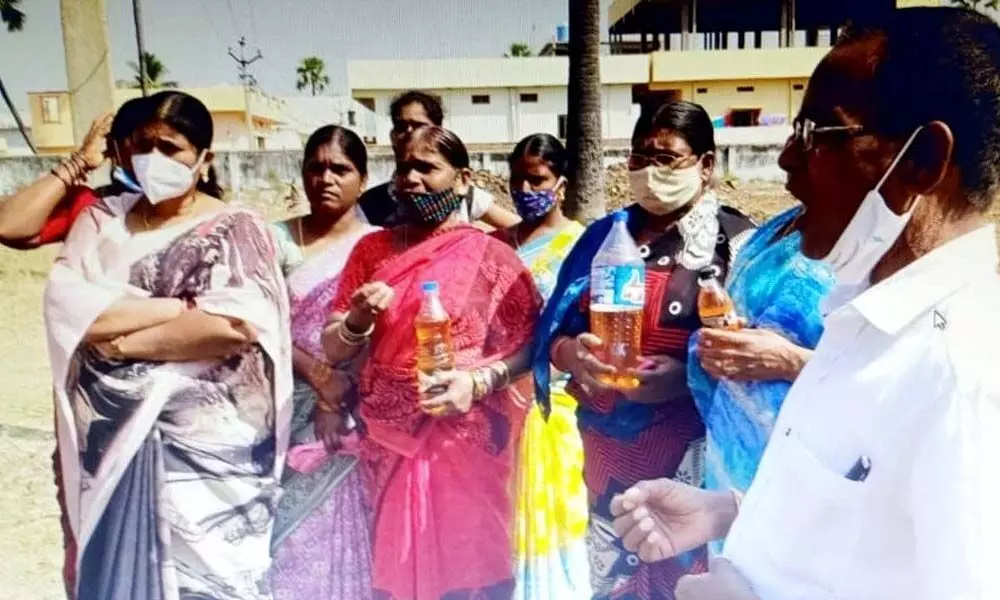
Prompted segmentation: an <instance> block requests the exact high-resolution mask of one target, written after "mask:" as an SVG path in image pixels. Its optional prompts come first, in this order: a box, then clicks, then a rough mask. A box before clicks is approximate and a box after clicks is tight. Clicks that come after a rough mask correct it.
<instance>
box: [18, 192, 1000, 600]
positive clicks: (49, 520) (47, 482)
mask: <svg viewBox="0 0 1000 600" xmlns="http://www.w3.org/2000/svg"><path fill="white" fill-rule="evenodd" d="M483 183H484V185H485V186H486V187H496V188H502V187H503V186H502V185H501V182H498V181H492V182H485V181H484V182H483ZM487 183H489V185H486V184H487ZM620 184H621V176H620V174H617V175H616V174H614V173H612V174H611V177H609V188H617V189H609V195H612V196H613V198H611V201H610V202H609V204H611V205H612V207H614V206H618V205H620V204H621V202H622V201H623V197H622V192H621V187H620ZM719 195H720V196H721V197H722V198H723V200H724V201H726V202H727V203H729V204H732V205H734V206H736V207H738V208H740V209H742V210H743V211H744V212H746V213H747V214H749V215H751V216H752V217H754V218H755V219H756V220H757V221H758V222H760V221H763V220H764V219H766V218H767V217H768V216H769V215H772V214H774V213H776V212H777V211H779V210H780V209H782V208H784V207H787V206H789V205H790V204H791V200H790V198H788V197H787V195H786V194H785V193H784V191H783V190H782V189H781V187H780V186H777V185H762V184H753V185H745V186H743V185H737V186H736V187H735V188H733V187H730V186H728V185H722V186H720V190H719ZM267 212H269V213H273V212H274V211H272V210H268V211H267ZM272 216H274V215H272ZM997 216H998V215H996V214H995V215H994V217H997ZM53 256H54V250H53V249H43V250H38V251H35V252H29V253H19V252H14V251H11V250H6V249H3V248H0V481H2V482H3V485H2V486H0V600H50V599H51V600H56V599H59V598H61V597H62V596H61V583H60V570H61V549H62V545H61V537H60V531H59V523H58V508H57V505H56V502H55V486H54V485H53V478H52V465H51V453H52V449H53V441H52V400H51V394H50V386H49V371H48V360H47V358H46V352H45V337H44V330H43V326H42V320H41V297H42V289H43V286H44V283H45V278H46V276H47V273H48V267H49V264H50V262H51V260H52V258H53Z"/></svg>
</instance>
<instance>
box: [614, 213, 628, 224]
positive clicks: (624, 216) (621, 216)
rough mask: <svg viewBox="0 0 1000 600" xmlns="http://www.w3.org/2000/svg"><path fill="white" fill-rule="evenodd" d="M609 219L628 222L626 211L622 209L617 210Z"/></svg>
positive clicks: (616, 221)
mask: <svg viewBox="0 0 1000 600" xmlns="http://www.w3.org/2000/svg"><path fill="white" fill-rule="evenodd" d="M611 219H612V221H613V222H615V223H628V213H627V212H625V211H624V210H619V211H617V212H615V213H614V214H612V215H611Z"/></svg>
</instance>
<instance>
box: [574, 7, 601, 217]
mask: <svg viewBox="0 0 1000 600" xmlns="http://www.w3.org/2000/svg"><path fill="white" fill-rule="evenodd" d="M567 100H568V110H567V119H566V142H567V149H568V151H569V167H570V169H569V172H570V178H569V181H570V183H569V188H568V190H567V192H568V193H567V194H566V211H567V214H568V215H569V216H570V217H572V218H574V219H576V220H578V221H582V222H584V223H589V222H591V221H593V220H595V219H599V218H601V217H603V216H604V212H605V208H604V206H605V201H604V149H603V147H602V143H601V142H602V140H601V0H569V86H568V97H567Z"/></svg>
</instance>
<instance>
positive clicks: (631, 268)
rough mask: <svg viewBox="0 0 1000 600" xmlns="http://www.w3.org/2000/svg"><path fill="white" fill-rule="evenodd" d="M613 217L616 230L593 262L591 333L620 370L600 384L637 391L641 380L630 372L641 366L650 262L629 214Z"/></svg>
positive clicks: (601, 356) (609, 362) (600, 354)
mask: <svg viewBox="0 0 1000 600" xmlns="http://www.w3.org/2000/svg"><path fill="white" fill-rule="evenodd" d="M612 218H613V222H612V225H611V231H610V232H608V236H607V237H606V238H605V239H604V243H603V244H601V247H600V249H599V250H598V251H597V254H596V255H595V256H594V260H593V261H592V262H591V266H590V332H591V333H593V334H594V335H596V336H597V337H599V338H601V341H602V342H604V344H603V346H602V347H601V348H600V349H599V350H598V351H597V352H596V353H595V354H596V356H597V358H598V359H599V360H600V361H601V362H603V363H604V364H607V365H610V366H612V367H614V368H615V370H616V372H615V373H612V374H609V375H603V376H601V378H600V381H601V383H604V384H605V385H608V386H610V387H614V388H617V389H635V388H637V387H639V380H638V379H637V378H636V377H634V376H632V375H629V374H628V371H629V369H634V368H637V367H639V356H640V353H641V343H642V312H643V308H644V307H645V304H646V262H645V261H644V260H643V258H642V255H641V254H639V249H638V248H637V247H636V245H635V241H634V240H633V239H632V236H631V234H629V232H628V227H627V222H628V215H627V214H626V213H625V212H623V211H619V212H616V213H615V214H614V217H612Z"/></svg>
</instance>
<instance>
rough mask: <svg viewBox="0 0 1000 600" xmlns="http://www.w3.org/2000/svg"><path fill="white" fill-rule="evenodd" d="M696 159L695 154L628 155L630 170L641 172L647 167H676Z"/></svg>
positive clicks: (633, 153)
mask: <svg viewBox="0 0 1000 600" xmlns="http://www.w3.org/2000/svg"><path fill="white" fill-rule="evenodd" d="M690 158H696V157H695V156H694V155H693V154H690V155H688V156H677V155H676V154H640V153H637V152H632V153H630V154H629V155H628V163H627V165H628V170H629V171H641V170H642V169H645V168H646V167H676V166H677V165H679V164H680V163H682V162H684V161H685V160H687V159H690Z"/></svg>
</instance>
